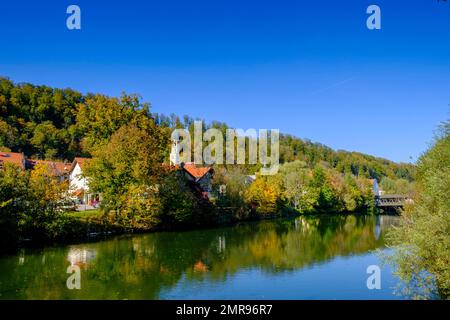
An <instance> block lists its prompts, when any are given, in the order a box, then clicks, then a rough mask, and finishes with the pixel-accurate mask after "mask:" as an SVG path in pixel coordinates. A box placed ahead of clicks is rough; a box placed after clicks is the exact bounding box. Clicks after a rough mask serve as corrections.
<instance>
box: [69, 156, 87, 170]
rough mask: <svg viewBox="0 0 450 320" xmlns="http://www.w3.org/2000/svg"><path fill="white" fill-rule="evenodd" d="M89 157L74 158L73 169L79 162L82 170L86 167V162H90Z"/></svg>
mask: <svg viewBox="0 0 450 320" xmlns="http://www.w3.org/2000/svg"><path fill="white" fill-rule="evenodd" d="M89 160H91V159H89V158H81V157H76V158H75V159H73V163H72V169H73V168H75V165H76V164H77V163H78V165H79V166H80V168H81V170H83V169H84V165H85V164H86V162H88V161H89Z"/></svg>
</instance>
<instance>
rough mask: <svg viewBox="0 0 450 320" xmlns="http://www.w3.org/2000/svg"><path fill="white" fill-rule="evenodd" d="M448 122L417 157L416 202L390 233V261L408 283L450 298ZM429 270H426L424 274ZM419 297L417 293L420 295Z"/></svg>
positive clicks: (449, 138)
mask: <svg viewBox="0 0 450 320" xmlns="http://www.w3.org/2000/svg"><path fill="white" fill-rule="evenodd" d="M448 126H449V122H446V123H445V124H444V126H443V129H442V132H441V134H440V135H438V137H437V138H436V141H435V143H434V145H433V146H432V147H431V148H430V149H429V150H428V151H427V152H426V153H425V154H424V155H422V156H421V158H420V159H419V161H418V166H417V188H418V196H417V198H416V199H415V203H414V204H413V205H411V206H408V207H407V208H406V209H405V210H404V212H403V213H402V217H401V226H400V227H399V228H396V229H394V230H392V232H391V233H390V234H389V244H390V245H391V246H392V247H393V248H394V249H395V254H394V255H393V256H392V257H391V258H390V261H391V262H392V263H393V264H394V265H395V266H396V272H397V274H398V275H399V276H400V277H401V278H402V279H404V280H405V281H406V282H407V283H408V286H407V288H406V290H412V291H411V292H412V294H414V290H415V289H416V288H417V287H419V288H422V289H423V288H430V283H431V282H432V281H433V280H434V282H435V284H436V286H437V289H438V292H439V294H440V295H441V296H442V297H443V298H445V299H449V298H450V236H449V235H450V214H449V212H450V197H449V195H450V170H449V169H450V135H449V130H448ZM427 273H428V274H427ZM419 297H420V296H419Z"/></svg>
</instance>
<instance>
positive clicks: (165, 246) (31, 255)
mask: <svg viewBox="0 0 450 320" xmlns="http://www.w3.org/2000/svg"><path fill="white" fill-rule="evenodd" d="M392 223H395V218H392V217H391V218H385V217H374V216H351V215H349V216H342V215H336V216H332V215H328V216H321V217H317V216H316V217H299V218H296V219H289V220H274V221H261V222H258V223H243V224H239V225H236V226H233V227H230V228H222V229H213V230H198V231H190V232H166V233H154V234H145V235H134V236H121V237H117V238H114V239H110V240H108V241H103V242H98V243H89V244H82V245H74V246H70V247H59V248H46V249H43V250H23V251H22V252H20V253H19V254H18V255H17V256H16V257H12V256H6V257H1V258H0V294H1V296H0V298H3V299H5V298H17V299H158V298H165V296H164V292H168V291H170V290H171V289H173V288H175V287H176V286H177V284H178V283H181V282H183V283H184V284H185V286H187V288H186V287H185V288H184V291H183V294H184V295H186V296H184V298H189V294H190V293H194V292H195V290H197V289H196V284H198V283H199V282H202V283H207V284H209V285H210V286H214V285H217V284H219V283H220V284H224V283H227V281H228V280H229V279H232V278H234V277H235V276H236V275H237V274H239V273H240V272H242V271H243V270H258V272H261V273H262V274H266V275H267V276H268V277H274V276H280V275H286V274H289V273H292V272H293V271H297V270H301V269H304V268H307V267H311V266H314V265H319V264H325V263H327V262H328V261H331V260H333V259H335V258H336V257H349V256H354V255H360V254H364V253H367V252H370V251H371V250H373V249H376V248H379V247H383V245H384V235H385V232H386V230H387V229H388V228H389V226H390V225H392ZM69 265H78V266H80V268H81V270H82V280H81V286H82V289H81V290H68V289H67V288H66V286H65V283H66V280H67V276H68V275H67V274H66V269H67V267H68V266H69ZM246 281H247V282H249V283H250V285H252V284H253V282H252V279H246ZM258 281H264V280H258ZM267 281H269V280H267ZM262 290H270V283H268V286H267V287H266V289H262ZM324 290H325V289H324ZM299 297H301V296H299ZM281 298H282V297H281Z"/></svg>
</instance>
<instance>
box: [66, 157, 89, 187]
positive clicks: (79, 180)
mask: <svg viewBox="0 0 450 320" xmlns="http://www.w3.org/2000/svg"><path fill="white" fill-rule="evenodd" d="M82 174H83V171H82V170H81V167H80V165H79V164H78V163H77V164H76V165H75V168H74V169H73V170H72V172H71V173H70V177H69V181H70V190H72V191H76V190H78V189H84V190H85V191H86V192H87V191H89V184H88V181H87V180H86V178H84V177H82Z"/></svg>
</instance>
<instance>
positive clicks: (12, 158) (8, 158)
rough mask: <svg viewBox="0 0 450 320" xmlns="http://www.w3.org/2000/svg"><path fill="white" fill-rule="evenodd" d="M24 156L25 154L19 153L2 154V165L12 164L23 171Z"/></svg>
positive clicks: (0, 158)
mask: <svg viewBox="0 0 450 320" xmlns="http://www.w3.org/2000/svg"><path fill="white" fill-rule="evenodd" d="M24 160H25V158H24V156H23V153H17V152H0V164H2V163H6V162H8V163H12V164H15V165H17V166H19V167H20V168H22V169H25V168H24Z"/></svg>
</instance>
